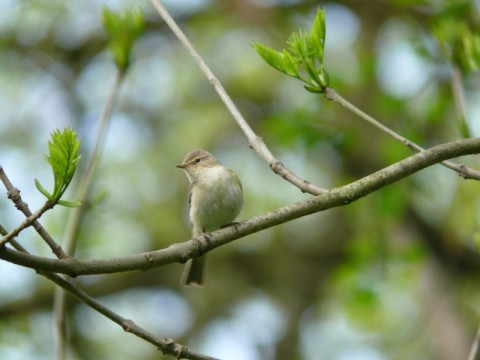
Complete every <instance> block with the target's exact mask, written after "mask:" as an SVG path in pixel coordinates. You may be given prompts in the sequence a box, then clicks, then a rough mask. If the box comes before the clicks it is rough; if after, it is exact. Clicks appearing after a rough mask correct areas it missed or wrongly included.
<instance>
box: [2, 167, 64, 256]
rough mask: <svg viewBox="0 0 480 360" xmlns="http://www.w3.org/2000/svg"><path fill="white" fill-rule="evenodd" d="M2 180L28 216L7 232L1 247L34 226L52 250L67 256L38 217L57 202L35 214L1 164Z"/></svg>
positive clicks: (58, 254)
mask: <svg viewBox="0 0 480 360" xmlns="http://www.w3.org/2000/svg"><path fill="white" fill-rule="evenodd" d="M0 181H1V182H2V183H3V185H4V186H5V189H6V190H7V196H8V198H9V199H10V200H12V202H13V203H14V204H15V207H16V208H17V209H18V210H20V211H21V212H22V213H23V214H24V215H25V216H26V217H27V218H26V219H25V220H24V221H23V222H22V223H21V224H20V225H19V226H17V227H16V228H15V229H14V230H12V231H11V232H9V233H8V234H6V235H5V236H4V237H3V238H2V240H1V241H0V247H2V246H4V245H5V244H7V243H8V242H10V241H12V239H13V238H14V237H16V236H17V235H18V234H20V232H21V231H23V230H24V229H26V228H27V227H29V226H33V228H34V229H35V230H36V231H37V233H38V234H39V235H40V237H41V238H42V239H43V240H44V241H45V242H46V243H47V245H48V246H50V249H52V252H53V253H54V254H55V255H56V256H57V257H58V258H59V259H62V258H65V257H66V256H67V255H66V254H65V252H64V251H63V249H62V247H61V246H60V245H59V244H57V243H56V242H55V240H53V238H52V237H51V236H50V234H49V233H48V232H47V231H46V230H45V228H44V227H43V226H42V224H40V222H39V221H38V219H39V218H40V217H41V216H42V215H43V214H44V213H45V211H47V210H49V209H51V208H53V207H54V206H55V204H52V203H50V202H48V201H47V202H46V203H45V204H44V205H43V206H42V207H41V208H40V209H39V210H38V211H36V212H35V214H33V213H32V212H31V211H30V208H29V206H28V204H27V203H26V202H25V201H23V199H22V197H21V196H20V190H18V189H17V188H16V187H14V186H13V184H12V183H11V181H10V179H9V178H8V177H7V174H6V173H5V171H4V170H3V167H2V166H1V165H0Z"/></svg>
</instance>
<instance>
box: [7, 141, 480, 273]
mask: <svg viewBox="0 0 480 360" xmlns="http://www.w3.org/2000/svg"><path fill="white" fill-rule="evenodd" d="M478 153H480V138H475V139H463V140H457V141H452V142H450V143H446V144H442V145H437V146H435V147H433V148H431V149H428V150H425V151H422V152H421V153H418V154H414V155H412V156H410V157H408V158H406V159H404V160H402V161H399V162H397V163H395V164H392V165H390V166H388V167H386V168H384V169H382V170H379V171H377V172H375V173H373V174H371V175H368V176H366V177H364V178H362V179H360V180H357V181H354V182H352V183H350V184H348V185H345V186H341V187H338V188H335V189H332V190H329V191H328V192H327V193H325V194H322V195H319V196H315V197H311V198H309V199H307V200H303V201H300V202H297V203H294V204H290V205H286V206H283V207H280V208H278V209H275V210H273V211H270V212H268V213H265V214H262V215H259V216H254V217H252V218H250V219H248V220H245V221H243V222H240V223H236V224H235V225H232V226H228V227H225V228H222V229H220V230H217V231H214V232H212V233H210V234H209V236H208V241H202V239H201V238H195V239H192V240H189V241H186V242H183V243H176V244H172V245H170V246H169V247H168V248H165V249H161V250H156V251H151V252H147V253H142V254H136V255H131V256H126V257H122V258H114V259H108V260H103V259H102V260H98V259H96V260H80V259H75V258H66V259H60V260H57V259H48V258H44V257H38V256H32V255H26V254H23V253H20V252H17V251H13V250H11V249H7V248H3V249H0V259H3V260H6V261H9V262H12V263H14V264H17V265H22V266H26V267H30V268H35V269H41V270H45V271H52V272H57V273H64V274H69V275H72V276H77V275H91V274H111V273H116V272H124V271H132V270H148V269H152V268H155V267H159V266H161V265H165V264H171V263H174V262H185V261H187V260H188V259H189V258H192V257H195V256H200V255H202V254H203V253H205V252H207V251H210V250H212V249H214V248H217V247H219V246H222V245H225V244H227V243H229V242H232V241H233V240H236V239H239V238H242V237H245V236H246V235H250V234H253V233H256V232H259V231H261V230H264V229H268V228H271V227H273V226H276V225H279V224H283V223H285V222H288V221H291V220H294V219H298V218H300V217H303V216H306V215H310V214H313V213H317V212H320V211H324V210H327V209H331V208H334V207H339V206H343V205H347V204H349V203H351V202H353V201H356V200H358V199H360V198H362V197H365V196H367V195H369V194H370V193H373V192H374V191H376V190H379V189H381V188H383V187H385V186H387V185H390V184H392V183H394V182H396V181H399V180H401V179H404V178H406V177H407V176H409V175H411V174H413V173H415V172H418V171H420V170H422V169H424V168H426V167H428V166H431V165H433V164H437V163H439V162H441V161H443V160H445V159H449V158H453V157H458V156H463V155H468V154H478Z"/></svg>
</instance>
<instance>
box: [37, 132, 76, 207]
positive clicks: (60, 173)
mask: <svg viewBox="0 0 480 360" xmlns="http://www.w3.org/2000/svg"><path fill="white" fill-rule="evenodd" d="M79 148H80V140H78V139H77V133H76V132H75V131H74V130H72V129H65V130H63V131H60V130H55V131H54V132H53V133H52V134H51V140H50V141H49V142H48V149H49V154H48V155H47V156H46V157H45V158H46V159H47V161H48V162H49V164H50V166H51V168H52V171H53V181H54V188H53V192H52V193H49V192H48V191H47V190H46V189H45V188H44V187H43V186H42V185H41V184H40V182H39V181H38V180H35V185H36V186H37V189H38V190H39V191H40V192H41V193H42V194H43V195H45V196H46V197H47V198H48V199H49V200H50V201H54V202H58V200H59V199H60V198H61V197H62V195H63V193H64V192H65V190H66V189H67V187H68V185H69V184H70V182H71V181H72V178H73V175H74V174H75V170H76V168H77V163H78V160H80V155H78V150H79Z"/></svg>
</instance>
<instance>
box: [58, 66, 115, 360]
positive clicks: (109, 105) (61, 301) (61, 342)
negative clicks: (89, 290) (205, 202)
mask: <svg viewBox="0 0 480 360" xmlns="http://www.w3.org/2000/svg"><path fill="white" fill-rule="evenodd" d="M124 74H125V72H123V71H120V70H119V69H118V68H117V71H116V74H115V79H114V82H113V84H112V86H111V88H110V91H109V94H108V97H107V100H106V102H105V106H104V108H103V111H102V114H101V116H100V126H99V129H98V133H97V137H96V140H95V145H94V148H93V151H92V155H91V156H90V160H89V162H88V164H87V168H86V170H85V173H84V175H83V177H82V178H81V180H80V183H79V185H78V190H77V191H76V194H75V199H76V200H77V201H81V202H82V204H81V205H80V206H78V207H76V208H74V209H72V211H71V212H70V216H69V218H68V221H67V225H66V230H65V235H64V240H63V244H64V246H65V252H66V253H67V254H69V255H71V256H73V255H74V254H75V247H76V244H77V239H78V238H77V234H78V227H79V226H80V223H81V221H82V219H83V218H84V216H85V209H86V205H85V201H86V199H87V195H88V192H89V189H90V185H91V183H92V179H93V175H94V173H95V170H96V168H97V165H98V161H99V159H100V154H101V150H102V145H103V143H104V140H105V137H106V133H107V128H108V125H109V122H110V119H111V115H112V109H113V105H114V103H115V100H116V98H117V95H118V91H119V89H120V84H121V80H122V79H123V75H124ZM65 302H66V299H65V292H64V291H63V289H62V288H61V287H56V288H55V295H54V302H53V307H54V314H55V334H56V336H55V338H56V354H57V355H56V359H57V360H63V359H65V358H66V346H65V345H66V337H67V328H66V306H65Z"/></svg>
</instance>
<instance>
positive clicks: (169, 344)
mask: <svg viewBox="0 0 480 360" xmlns="http://www.w3.org/2000/svg"><path fill="white" fill-rule="evenodd" d="M6 234H7V231H6V230H5V229H4V228H3V226H1V225H0V235H2V236H5V235H6ZM11 245H12V246H13V247H15V249H17V252H19V253H23V254H29V253H28V251H27V250H26V249H25V248H24V247H23V246H22V245H20V244H19V243H17V242H16V241H15V239H12V240H11ZM37 273H38V274H39V275H42V276H43V277H46V278H47V279H49V280H50V281H52V282H54V283H55V284H57V285H58V286H59V287H61V288H62V289H63V290H65V291H67V292H69V293H70V294H71V295H73V296H75V297H76V298H77V299H78V300H80V301H82V302H83V303H85V304H86V305H87V306H89V307H91V308H92V309H93V310H95V311H97V312H99V313H100V314H102V315H103V316H105V317H107V318H108V319H110V320H112V321H113V322H115V323H116V324H118V325H120V326H121V327H122V329H123V330H124V331H126V332H129V333H132V334H134V335H136V336H138V337H139V338H141V339H143V340H145V341H147V342H149V343H150V344H153V345H155V346H157V347H158V349H159V350H160V351H161V352H163V353H164V354H170V355H173V356H175V357H176V358H177V359H192V360H216V359H215V358H213V357H210V356H207V355H203V354H199V353H196V352H193V351H191V350H190V349H188V348H187V347H186V346H183V345H181V344H178V343H176V342H175V341H174V340H172V339H162V338H159V337H158V336H155V335H153V334H151V333H150V332H148V331H147V330H145V329H143V328H141V327H140V326H138V325H136V324H135V323H134V322H133V321H132V320H129V319H126V318H124V317H122V316H120V315H119V314H117V313H116V312H114V311H112V310H110V309H109V308H107V307H106V306H104V305H103V304H101V303H100V302H98V301H97V300H95V299H94V298H92V297H91V296H90V295H88V294H87V293H86V292H85V291H83V290H81V289H80V288H78V287H77V286H76V285H75V284H73V283H72V282H71V281H68V280H66V279H64V278H63V277H62V276H60V275H59V274H55V273H51V272H48V271H39V270H37Z"/></svg>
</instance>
